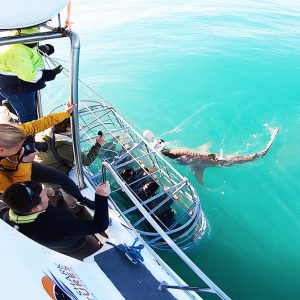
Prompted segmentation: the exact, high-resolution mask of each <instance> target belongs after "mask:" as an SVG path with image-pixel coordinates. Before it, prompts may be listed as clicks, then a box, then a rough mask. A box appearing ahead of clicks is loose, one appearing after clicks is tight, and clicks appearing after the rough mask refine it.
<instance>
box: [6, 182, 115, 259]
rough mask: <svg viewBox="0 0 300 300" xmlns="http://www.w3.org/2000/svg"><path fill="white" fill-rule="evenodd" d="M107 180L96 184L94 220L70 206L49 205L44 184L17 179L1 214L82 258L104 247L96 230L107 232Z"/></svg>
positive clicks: (25, 231)
mask: <svg viewBox="0 0 300 300" xmlns="http://www.w3.org/2000/svg"><path fill="white" fill-rule="evenodd" d="M109 194H110V185H109V182H108V181H106V183H105V184H100V185H99V186H98V187H97V188H96V194H95V214H94V218H93V220H81V219H77V218H76V217H74V215H73V214H72V213H70V212H69V211H67V210H64V209H61V208H57V207H53V206H51V205H48V201H49V199H48V196H47V194H46V193H45V191H44V190H43V188H42V185H41V184H40V183H37V182H33V181H25V182H21V183H14V184H12V185H11V186H10V187H8V188H7V189H6V191H5V192H4V194H3V201H4V202H5V204H6V205H7V206H8V207H6V208H2V210H1V212H0V217H1V218H2V219H3V220H4V221H5V222H7V223H9V224H10V225H11V226H13V227H15V228H16V229H18V230H19V231H20V232H21V233H23V234H24V235H26V236H28V237H29V238H31V239H33V240H34V241H36V242H38V243H40V244H42V245H44V246H47V247H49V248H51V249H53V250H56V251H58V252H61V253H64V254H67V255H69V256H73V257H76V258H79V259H82V258H84V257H86V256H88V255H90V254H92V253H93V252H95V251H97V250H98V249H100V246H99V244H98V242H97V241H96V240H95V238H94V237H93V236H91V235H92V234H96V233H102V232H104V231H105V230H106V229H107V227H108V223H109V217H108V202H107V197H108V195H109Z"/></svg>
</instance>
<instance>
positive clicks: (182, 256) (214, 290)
mask: <svg viewBox="0 0 300 300" xmlns="http://www.w3.org/2000/svg"><path fill="white" fill-rule="evenodd" d="M103 166H104V169H106V170H107V171H109V173H110V174H111V175H112V176H113V177H114V179H115V180H116V181H117V182H118V184H119V185H120V186H121V187H122V189H123V190H124V191H125V192H126V194H127V195H128V196H129V197H130V199H131V201H132V202H133V203H134V205H135V206H136V207H137V208H138V209H139V210H140V211H141V212H142V214H143V216H144V217H145V218H146V219H147V221H148V222H149V223H150V224H151V226H152V227H153V228H154V229H155V230H156V232H158V233H159V235H160V236H161V237H162V238H163V240H164V241H165V242H166V243H167V244H168V245H169V246H170V248H171V249H172V250H173V251H174V253H175V254H176V255H177V256H178V257H179V258H180V259H181V260H182V261H183V262H184V263H185V264H186V265H187V266H188V267H189V268H190V269H191V270H192V271H193V272H194V273H195V274H196V275H197V276H198V277H199V278H200V279H201V280H202V281H203V282H205V283H206V285H207V286H208V287H209V289H207V288H205V289H204V290H203V291H205V292H209V293H214V294H216V295H218V296H219V297H220V298H221V299H224V300H230V297H228V296H227V295H226V294H225V293H224V292H223V291H222V290H221V289H220V288H219V287H218V286H217V285H216V284H215V283H214V282H213V281H212V280H211V279H210V278H209V277H208V276H206V275H205V273H203V272H202V271H201V270H200V268H199V267H197V266H196V265H195V263H194V262H193V261H192V260H191V259H190V258H189V257H188V256H187V255H186V254H185V253H184V252H183V251H182V250H181V249H180V248H179V247H178V246H177V245H176V244H175V243H174V242H173V240H172V239H171V238H170V237H169V236H168V235H167V234H166V233H165V232H164V231H163V230H162V228H161V227H160V226H159V225H158V224H157V222H156V221H155V220H154V219H153V218H152V216H151V215H150V214H149V213H148V212H147V210H146V209H145V208H144V207H143V206H142V205H141V203H140V202H139V201H138V199H136V197H135V195H134V194H133V193H132V191H131V190H130V189H129V188H128V187H127V185H126V184H125V183H124V182H123V180H121V179H120V178H119V176H118V174H117V173H116V171H115V170H114V169H113V168H112V166H111V165H110V164H109V163H107V162H103Z"/></svg>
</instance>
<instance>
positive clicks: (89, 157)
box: [81, 134, 105, 166]
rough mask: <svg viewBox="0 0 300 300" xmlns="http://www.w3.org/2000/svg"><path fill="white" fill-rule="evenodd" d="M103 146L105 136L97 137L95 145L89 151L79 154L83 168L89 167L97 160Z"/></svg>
mask: <svg viewBox="0 0 300 300" xmlns="http://www.w3.org/2000/svg"><path fill="white" fill-rule="evenodd" d="M104 144H105V135H104V134H102V135H98V136H97V138H96V143H95V145H94V146H92V147H91V149H90V151H89V152H88V153H87V154H83V153H82V154H81V160H82V164H83V165H84V166H89V165H91V164H92V162H93V161H94V160H95V159H96V158H97V156H98V154H99V152H100V149H101V146H102V145H104Z"/></svg>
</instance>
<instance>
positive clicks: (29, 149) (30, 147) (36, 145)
mask: <svg viewBox="0 0 300 300" xmlns="http://www.w3.org/2000/svg"><path fill="white" fill-rule="evenodd" d="M23 147H24V156H26V155H28V154H30V153H33V152H35V151H38V152H47V150H48V144H47V143H43V142H25V143H24V144H23Z"/></svg>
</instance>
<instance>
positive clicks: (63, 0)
mask: <svg viewBox="0 0 300 300" xmlns="http://www.w3.org/2000/svg"><path fill="white" fill-rule="evenodd" d="M67 2H68V0H51V1H40V0H27V1H24V2H23V1H20V0H9V1H8V0H0V7H1V12H2V13H1V19H0V29H17V28H26V27H31V26H35V25H39V24H42V23H44V22H46V21H48V20H49V19H51V18H52V17H54V16H55V15H57V14H58V13H59V12H61V10H62V9H63V8H65V7H66V6H67ZM37 11H38V14H37Z"/></svg>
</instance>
